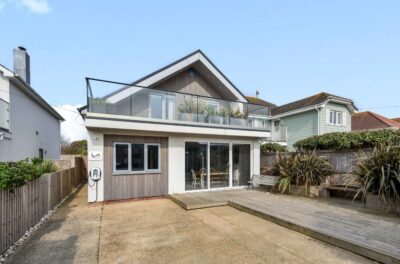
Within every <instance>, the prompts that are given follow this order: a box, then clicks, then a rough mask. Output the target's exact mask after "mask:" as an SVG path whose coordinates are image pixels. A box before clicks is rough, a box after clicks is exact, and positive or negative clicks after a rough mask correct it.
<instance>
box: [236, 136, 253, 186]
mask: <svg viewBox="0 0 400 264" xmlns="http://www.w3.org/2000/svg"><path fill="white" fill-rule="evenodd" d="M232 161H233V167H232V185H233V186H244V185H247V182H248V181H249V180H250V145H249V144H240V145H239V144H234V145H233V146H232Z"/></svg>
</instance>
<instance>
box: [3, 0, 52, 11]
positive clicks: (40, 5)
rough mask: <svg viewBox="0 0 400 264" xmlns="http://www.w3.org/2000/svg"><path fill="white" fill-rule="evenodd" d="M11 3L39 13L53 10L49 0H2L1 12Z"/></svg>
mask: <svg viewBox="0 0 400 264" xmlns="http://www.w3.org/2000/svg"><path fill="white" fill-rule="evenodd" d="M9 4H13V5H15V6H18V7H23V8H26V9H27V10H29V11H30V12H32V13H37V14H44V13H48V12H50V11H51V8H50V6H49V4H48V3H47V0H0V12H1V11H2V10H3V9H4V7H5V6H6V5H9Z"/></svg>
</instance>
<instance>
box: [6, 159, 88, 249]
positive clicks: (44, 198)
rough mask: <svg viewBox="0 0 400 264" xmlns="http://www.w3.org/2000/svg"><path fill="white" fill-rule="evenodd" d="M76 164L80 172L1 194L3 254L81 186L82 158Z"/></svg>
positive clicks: (64, 172)
mask: <svg viewBox="0 0 400 264" xmlns="http://www.w3.org/2000/svg"><path fill="white" fill-rule="evenodd" d="M76 163H77V164H79V165H78V166H79V167H78V168H75V167H72V168H69V169H64V170H61V171H57V172H53V173H47V174H44V175H42V176H41V177H40V178H38V179H36V180H34V181H31V182H28V183H27V184H26V185H24V186H21V187H19V188H16V189H13V190H0V254H1V253H3V252H4V251H6V250H7V249H8V248H9V247H10V246H11V245H12V244H13V243H15V242H16V241H17V240H18V239H19V238H21V237H22V236H23V235H24V233H25V232H26V231H28V230H29V229H30V228H31V227H32V226H34V225H35V224H36V223H38V222H39V220H40V219H41V218H42V217H43V216H44V215H46V214H47V212H48V211H49V210H51V209H52V208H54V207H55V206H56V205H57V204H58V203H59V202H60V201H61V200H62V199H64V197H65V196H67V195H68V194H69V193H71V192H72V191H73V189H74V188H75V187H76V186H78V185H79V184H80V183H81V182H82V180H83V179H84V177H85V175H83V173H85V168H86V166H84V164H85V163H84V161H83V159H82V158H81V157H77V158H76Z"/></svg>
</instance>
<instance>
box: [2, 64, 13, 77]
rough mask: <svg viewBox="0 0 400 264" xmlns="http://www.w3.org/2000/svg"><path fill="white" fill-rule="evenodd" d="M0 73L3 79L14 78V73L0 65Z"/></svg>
mask: <svg viewBox="0 0 400 264" xmlns="http://www.w3.org/2000/svg"><path fill="white" fill-rule="evenodd" d="M0 72H2V73H3V75H4V76H5V77H14V73H13V72H12V71H10V70H9V69H7V68H6V67H4V66H3V65H1V64H0Z"/></svg>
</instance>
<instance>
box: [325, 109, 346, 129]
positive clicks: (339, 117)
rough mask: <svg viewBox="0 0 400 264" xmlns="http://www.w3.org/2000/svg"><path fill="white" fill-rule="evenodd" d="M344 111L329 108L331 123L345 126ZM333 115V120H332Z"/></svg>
mask: <svg viewBox="0 0 400 264" xmlns="http://www.w3.org/2000/svg"><path fill="white" fill-rule="evenodd" d="M344 114H345V113H344V112H342V111H336V110H329V122H328V124H330V125H335V126H343V125H345V124H344V117H343V116H344ZM332 117H333V120H332Z"/></svg>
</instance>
